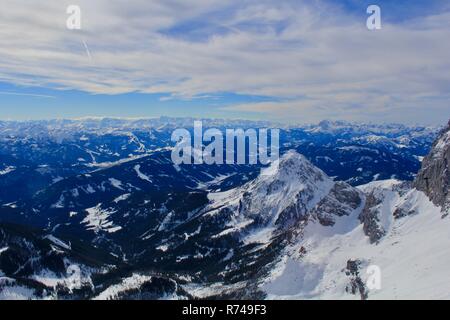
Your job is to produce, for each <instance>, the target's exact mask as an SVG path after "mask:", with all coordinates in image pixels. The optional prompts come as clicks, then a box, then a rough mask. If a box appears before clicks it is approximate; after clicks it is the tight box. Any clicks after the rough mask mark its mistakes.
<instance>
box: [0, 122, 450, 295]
mask: <svg viewBox="0 0 450 320" xmlns="http://www.w3.org/2000/svg"><path fill="white" fill-rule="evenodd" d="M192 125H193V119H171V118H161V119H149V120H118V119H90V120H89V119H84V120H78V121H72V120H71V121H69V120H61V121H56V120H55V121H35V122H0V141H1V144H0V186H1V188H0V299H1V298H3V299H11V298H37V299H39V298H59V299H94V298H97V299H168V298H176V299H192V298H230V299H243V298H257V299H259V298H269V299H284V298H301V299H314V298H318V299H326V298H350V299H351V298H356V299H371V298H417V297H424V298H450V291H448V289H447V288H448V287H450V286H449V285H448V284H447V283H445V279H447V278H448V277H446V275H447V274H448V272H447V271H446V269H445V266H446V265H447V262H448V261H447V260H448V258H447V257H448V256H450V255H449V252H448V249H447V248H448V245H447V242H446V240H448V236H447V233H446V230H448V227H449V226H447V223H449V222H448V221H449V220H448V218H447V215H448V213H449V211H448V210H449V208H450V198H449V196H448V190H449V188H448V186H449V181H450V180H449V176H448V159H449V150H450V142H449V140H448V137H449V135H448V132H449V130H450V129H449V128H445V129H443V130H441V129H439V128H428V127H407V126H403V125H370V124H351V123H345V122H329V121H324V122H321V123H320V124H318V125H308V126H301V127H300V126H299V127H283V128H281V145H282V150H281V151H282V152H281V153H282V156H281V159H280V160H279V163H277V164H272V165H271V166H269V167H261V166H251V165H206V164H204V165H181V166H175V165H173V163H172V162H171V159H170V148H171V147H172V146H173V142H171V141H170V136H171V133H172V131H173V130H174V129H175V128H180V127H181V128H188V129H191V127H192ZM204 126H205V127H216V128H219V129H225V128H244V129H245V128H261V127H272V126H274V125H273V124H270V123H262V122H249V121H243V122H241V121H225V120H224V121H222V120H205V121H204ZM433 141H436V142H434V144H433ZM422 160H423V166H422V164H421V163H422ZM276 168H279V169H278V170H276ZM421 168H422V169H421ZM261 170H263V171H264V172H263V173H264V174H260V173H261ZM370 266H377V267H379V269H380V270H381V279H382V280H381V288H379V289H377V290H371V288H370V287H369V286H368V285H367V278H368V274H366V270H367V269H368V268H369V267H370Z"/></svg>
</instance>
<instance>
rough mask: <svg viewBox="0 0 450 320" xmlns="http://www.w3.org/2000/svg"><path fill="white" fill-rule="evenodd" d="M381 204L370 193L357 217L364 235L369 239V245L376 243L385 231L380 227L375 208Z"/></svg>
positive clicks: (379, 200) (380, 200)
mask: <svg viewBox="0 0 450 320" xmlns="http://www.w3.org/2000/svg"><path fill="white" fill-rule="evenodd" d="M382 202H383V199H380V198H378V197H376V195H375V193H374V192H372V193H370V194H369V195H367V197H366V205H365V207H364V210H363V211H362V212H361V215H360V216H359V220H360V221H361V223H362V224H363V230H364V233H365V234H366V235H367V236H368V237H369V239H370V243H376V242H378V241H379V240H380V239H381V238H382V237H383V236H384V235H385V234H386V232H385V230H383V228H382V227H381V226H380V219H379V217H378V210H377V208H378V207H379V205H380V204H381V203H382Z"/></svg>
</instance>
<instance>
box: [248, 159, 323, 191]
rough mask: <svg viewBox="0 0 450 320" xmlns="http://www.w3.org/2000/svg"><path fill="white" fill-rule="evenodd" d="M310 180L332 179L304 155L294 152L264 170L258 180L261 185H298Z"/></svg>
mask: <svg viewBox="0 0 450 320" xmlns="http://www.w3.org/2000/svg"><path fill="white" fill-rule="evenodd" d="M308 180H311V181H312V182H315V181H325V180H331V179H330V178H329V177H328V176H327V175H326V174H325V173H324V172H323V171H322V170H320V169H319V168H317V167H316V166H314V165H313V164H312V163H311V162H309V160H308V159H306V158H305V157H304V156H303V155H301V154H299V153H297V152H296V151H294V150H290V151H288V152H286V153H285V154H284V155H283V156H282V157H281V158H280V159H279V160H278V161H276V162H274V163H273V164H272V165H271V166H270V167H269V168H267V169H264V170H263V171H262V174H261V176H260V177H259V178H258V179H257V181H258V182H260V183H263V182H264V183H273V182H275V181H283V182H285V183H289V184H295V185H298V184H299V182H307V181H308Z"/></svg>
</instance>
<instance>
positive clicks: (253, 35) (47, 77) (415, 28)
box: [0, 0, 450, 121]
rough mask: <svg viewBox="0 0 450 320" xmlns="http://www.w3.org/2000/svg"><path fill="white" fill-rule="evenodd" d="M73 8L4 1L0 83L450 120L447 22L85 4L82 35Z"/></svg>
mask: <svg viewBox="0 0 450 320" xmlns="http://www.w3.org/2000/svg"><path fill="white" fill-rule="evenodd" d="M72 2H73V1H40V2H29V1H24V0H4V1H3V10H2V11H1V12H0V21H1V24H0V42H1V43H2V46H1V47H0V81H7V82H12V83H15V84H20V85H39V86H52V87H56V88H61V89H68V88H70V89H79V90H83V91H87V92H91V93H105V94H118V93H125V92H135V91H137V92H144V93H166V94H167V96H168V97H184V98H189V97H194V96H202V95H205V94H213V93H220V92H234V93H239V94H250V95H264V96H270V97H276V98H279V99H280V100H282V101H283V102H279V103H275V102H271V103H268V102H265V103H258V104H246V105H234V106H230V107H229V109H228V110H234V111H236V110H238V111H251V112H264V113H265V114H266V115H267V116H271V117H279V115H280V112H279V111H280V110H289V113H284V116H285V117H286V118H289V119H291V118H292V117H294V118H297V119H304V118H307V119H316V118H318V119H320V118H321V117H322V118H323V117H325V118H332V117H337V118H352V119H353V118H355V117H360V118H368V117H372V118H375V119H384V120H396V121H398V120H399V119H397V118H400V119H401V118H402V117H409V120H413V119H414V118H416V119H417V118H418V116H419V115H421V114H426V115H427V117H428V118H427V119H429V120H430V121H435V120H436V119H438V116H433V115H430V114H429V112H425V110H426V109H425V108H428V110H432V111H433V112H444V113H446V116H448V114H449V112H448V111H450V106H449V104H448V102H449V99H448V92H449V89H450V61H449V59H448V57H449V56H450V42H449V41H448V39H450V13H449V12H442V13H441V14H437V15H435V16H428V17H422V18H417V19H415V20H410V21H406V22H402V23H401V24H400V23H399V24H387V23H384V24H383V29H382V30H380V31H368V30H367V29H366V28H365V21H364V20H361V19H359V18H356V17H355V16H350V15H347V14H346V13H344V12H342V11H339V9H338V8H334V7H333V8H332V7H330V5H329V4H324V3H323V2H320V1H315V2H308V4H305V3H306V2H301V3H299V2H298V1H295V2H294V1H256V0H255V1H252V0H247V1H229V2H225V1H216V0H189V1H186V0H185V1H181V0H174V1H166V0H154V1H144V0H134V1H133V5H132V6H131V5H130V3H126V2H124V1H118V0H109V1H106V0H98V1H87V0H80V1H77V2H78V3H77V4H79V5H80V7H81V9H82V28H83V29H82V30H81V31H71V30H67V29H66V28H65V20H66V18H67V15H66V12H65V9H66V7H67V5H69V4H72ZM382 9H383V8H382ZM84 42H85V43H86V44H87V45H88V48H89V52H90V56H91V57H90V58H89V55H88V54H87V53H86V47H85V46H84V44H83V43H84ZM162 99H163V100H164V99H165V98H162ZM286 112H287V111H286ZM405 112H407V114H406V115H405ZM282 116H283V115H282ZM439 117H441V116H439ZM391 118H392V119H391ZM361 120H364V119H361ZM420 120H421V119H420Z"/></svg>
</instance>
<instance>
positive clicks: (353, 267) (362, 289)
mask: <svg viewBox="0 0 450 320" xmlns="http://www.w3.org/2000/svg"><path fill="white" fill-rule="evenodd" d="M360 268H361V261H359V260H351V259H350V260H348V261H347V268H346V269H345V274H346V276H347V277H349V282H350V283H349V285H347V287H346V288H345V291H347V293H351V294H353V295H357V294H359V295H360V296H361V300H367V298H368V293H367V289H366V286H365V284H364V282H363V281H362V279H361V277H360V274H359V270H360Z"/></svg>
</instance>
